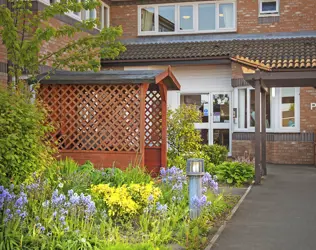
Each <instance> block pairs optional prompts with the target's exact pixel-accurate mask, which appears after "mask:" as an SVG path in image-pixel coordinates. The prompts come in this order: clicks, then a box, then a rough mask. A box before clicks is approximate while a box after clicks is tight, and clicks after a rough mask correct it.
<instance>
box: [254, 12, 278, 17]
mask: <svg viewBox="0 0 316 250" xmlns="http://www.w3.org/2000/svg"><path fill="white" fill-rule="evenodd" d="M271 16H280V13H277V14H264V13H260V14H259V15H258V17H271Z"/></svg>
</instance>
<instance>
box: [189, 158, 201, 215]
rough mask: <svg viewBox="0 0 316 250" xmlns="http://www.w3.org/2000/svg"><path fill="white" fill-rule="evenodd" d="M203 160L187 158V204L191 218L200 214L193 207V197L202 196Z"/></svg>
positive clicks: (197, 209)
mask: <svg viewBox="0 0 316 250" xmlns="http://www.w3.org/2000/svg"><path fill="white" fill-rule="evenodd" d="M204 172H205V171H204V160H203V159H195V158H191V159H188V160H187V176H188V177H189V204H190V217H191V219H194V218H197V217H198V216H199V215H200V209H199V208H198V207H195V206H194V204H193V199H194V198H195V197H197V198H198V199H200V198H201V197H202V177H203V175H204Z"/></svg>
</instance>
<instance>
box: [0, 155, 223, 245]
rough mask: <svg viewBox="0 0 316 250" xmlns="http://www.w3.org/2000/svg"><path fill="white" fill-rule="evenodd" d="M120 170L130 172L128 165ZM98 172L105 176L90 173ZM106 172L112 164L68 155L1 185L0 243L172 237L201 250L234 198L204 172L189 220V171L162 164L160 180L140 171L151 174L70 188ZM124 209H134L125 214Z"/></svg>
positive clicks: (163, 241)
mask: <svg viewBox="0 0 316 250" xmlns="http://www.w3.org/2000/svg"><path fill="white" fill-rule="evenodd" d="M48 170H49V171H48ZM112 170H114V169H113V168H112V169H111V171H112ZM116 172H117V173H119V174H118V175H119V176H121V175H122V176H123V177H122V178H123V179H124V175H125V174H126V173H125V171H121V172H119V171H116ZM95 174H96V175H100V176H99V177H96V178H95V177H92V176H94V175H95ZM107 174H108V173H107V172H106V170H95V171H93V165H92V164H91V163H90V162H86V163H85V164H84V165H82V166H78V165H77V164H76V163H75V162H73V161H72V160H70V159H66V160H64V161H59V162H57V163H56V164H54V166H53V167H52V168H47V169H46V171H44V172H43V173H42V175H40V176H37V177H36V176H34V178H33V182H32V183H30V184H28V185H20V186H13V185H11V187H10V188H8V189H5V188H4V187H0V250H1V249H127V250H128V249H148V250H154V249H155V250H156V249H168V245H170V244H178V245H180V246H183V247H185V248H186V249H203V248H204V245H203V244H204V243H205V239H206V238H207V235H208V233H209V232H210V229H211V228H212V225H213V224H214V223H215V221H216V220H217V218H219V217H220V216H223V214H225V213H227V209H228V204H226V203H227V202H226V200H225V197H224V198H223V195H221V194H218V191H217V190H218V189H217V182H216V180H215V179H214V177H212V176H211V175H210V174H206V175H205V176H204V177H203V180H202V183H203V194H204V195H203V197H201V199H199V201H198V202H199V203H198V204H197V205H198V206H201V208H202V214H201V217H199V218H198V219H196V220H190V218H189V207H188V203H189V200H188V199H189V198H188V188H187V180H186V176H185V174H184V173H183V171H182V170H181V169H179V168H176V167H173V168H170V169H162V176H161V178H162V180H161V182H157V183H154V182H152V181H151V182H149V183H145V182H141V179H140V176H143V177H144V180H146V179H147V176H144V175H142V174H141V175H139V174H137V175H136V177H135V175H134V174H132V175H131V176H133V178H130V179H128V180H133V181H134V180H137V181H138V182H140V183H135V182H133V181H131V182H130V183H129V184H126V183H123V184H122V185H119V186H115V185H116V184H114V183H113V182H111V183H96V184H95V185H94V186H92V188H88V190H84V192H82V193H81V192H76V191H74V189H73V188H72V187H75V186H72V185H76V187H77V189H81V188H83V187H85V185H86V183H84V184H83V183H82V184H80V181H82V182H86V181H88V183H92V182H94V181H95V182H98V181H104V180H105V181H106V180H109V178H108V177H106V175H107ZM71 176H73V177H71ZM80 177H84V179H80ZM75 179H78V180H75ZM110 179H111V178H110ZM111 180H113V179H111ZM79 187H80V188H79ZM91 189H92V191H91ZM94 189H96V190H98V191H97V192H94ZM161 191H163V192H164V193H162V192H161ZM90 192H92V195H91V196H90ZM107 201H110V202H109V203H110V204H111V206H108V204H107ZM131 204H132V205H133V206H131ZM122 206H126V207H125V208H124V209H125V210H124V209H123V208H122ZM126 209H130V211H132V212H131V213H130V214H128V213H125V212H126V211H127V210H126ZM110 210H113V211H115V213H116V215H114V213H113V212H112V211H111V212H110ZM117 215H121V216H117Z"/></svg>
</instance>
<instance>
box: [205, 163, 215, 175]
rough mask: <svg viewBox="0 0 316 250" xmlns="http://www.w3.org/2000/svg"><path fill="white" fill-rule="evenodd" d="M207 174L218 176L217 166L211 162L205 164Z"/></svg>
mask: <svg viewBox="0 0 316 250" xmlns="http://www.w3.org/2000/svg"><path fill="white" fill-rule="evenodd" d="M205 172H207V173H209V174H211V175H216V166H215V164H214V163H211V162H207V161H206V162H205Z"/></svg>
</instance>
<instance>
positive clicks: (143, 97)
mask: <svg viewBox="0 0 316 250" xmlns="http://www.w3.org/2000/svg"><path fill="white" fill-rule="evenodd" d="M148 87H149V83H143V84H142V85H141V88H140V128H139V129H140V145H139V146H140V149H139V153H140V157H141V166H142V167H143V166H144V165H145V115H146V114H145V112H146V95H147V90H148Z"/></svg>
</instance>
